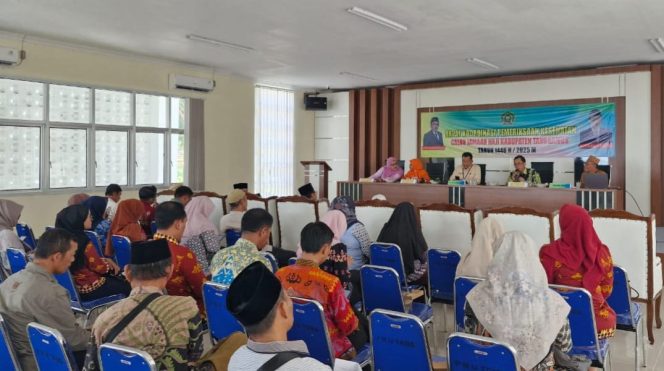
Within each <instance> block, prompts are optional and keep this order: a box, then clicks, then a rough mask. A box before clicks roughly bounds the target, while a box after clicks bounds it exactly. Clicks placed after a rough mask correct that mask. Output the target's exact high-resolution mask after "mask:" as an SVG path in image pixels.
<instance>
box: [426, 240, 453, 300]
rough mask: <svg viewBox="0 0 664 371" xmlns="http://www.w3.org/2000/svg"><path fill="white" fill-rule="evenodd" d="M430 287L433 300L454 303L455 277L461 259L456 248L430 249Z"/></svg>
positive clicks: (428, 255) (428, 252)
mask: <svg viewBox="0 0 664 371" xmlns="http://www.w3.org/2000/svg"><path fill="white" fill-rule="evenodd" d="M427 257H428V260H429V289H430V290H431V298H430V301H431V302H436V303H444V304H454V277H455V274H456V268H457V266H458V265H459V262H460V261H461V254H459V253H458V252H456V251H454V250H438V249H430V250H429V251H427Z"/></svg>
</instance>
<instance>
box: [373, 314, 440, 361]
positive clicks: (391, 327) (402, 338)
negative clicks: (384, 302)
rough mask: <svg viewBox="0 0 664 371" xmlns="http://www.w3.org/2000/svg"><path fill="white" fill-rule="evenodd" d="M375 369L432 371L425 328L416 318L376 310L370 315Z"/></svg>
mask: <svg viewBox="0 0 664 371" xmlns="http://www.w3.org/2000/svg"><path fill="white" fill-rule="evenodd" d="M369 326H370V329H371V331H370V332H371V346H372V351H373V354H372V357H373V369H374V370H380V371H402V370H431V368H432V365H431V356H430V354H429V345H428V343H427V340H426V336H425V334H424V325H423V324H422V321H420V319H419V318H417V317H416V316H413V315H410V314H404V313H397V312H393V311H389V310H382V309H376V310H375V311H373V312H371V314H370V315H369Z"/></svg>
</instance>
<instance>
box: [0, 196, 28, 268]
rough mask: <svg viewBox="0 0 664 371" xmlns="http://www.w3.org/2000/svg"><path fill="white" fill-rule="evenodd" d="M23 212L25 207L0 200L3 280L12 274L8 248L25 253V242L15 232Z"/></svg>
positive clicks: (0, 249)
mask: <svg viewBox="0 0 664 371" xmlns="http://www.w3.org/2000/svg"><path fill="white" fill-rule="evenodd" d="M22 211H23V205H19V204H17V203H16V202H14V201H10V200H0V256H1V257H2V267H1V268H2V269H0V273H2V274H1V275H2V276H3V278H6V277H9V275H10V274H11V270H10V268H9V260H7V248H9V247H11V248H14V249H19V250H21V251H25V248H24V247H23V242H21V240H20V239H19V238H18V236H17V235H16V232H14V227H16V224H18V220H19V219H20V218H21V212H22Z"/></svg>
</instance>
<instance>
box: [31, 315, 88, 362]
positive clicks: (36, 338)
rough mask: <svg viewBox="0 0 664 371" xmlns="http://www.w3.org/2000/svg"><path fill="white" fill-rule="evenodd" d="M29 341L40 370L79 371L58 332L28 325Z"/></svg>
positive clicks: (33, 324)
mask: <svg viewBox="0 0 664 371" xmlns="http://www.w3.org/2000/svg"><path fill="white" fill-rule="evenodd" d="M28 340H29V341H30V347H31V348H32V354H33V355H34V357H35V361H37V366H38V367H39V369H40V370H48V371H72V370H77V369H78V366H77V365H76V362H75V361H74V357H73V356H72V354H71V351H70V350H69V347H68V346H67V343H66V341H65V339H64V337H63V336H62V334H60V332H59V331H58V330H56V329H52V328H50V327H46V326H44V325H40V324H38V323H35V322H31V323H29V324H28Z"/></svg>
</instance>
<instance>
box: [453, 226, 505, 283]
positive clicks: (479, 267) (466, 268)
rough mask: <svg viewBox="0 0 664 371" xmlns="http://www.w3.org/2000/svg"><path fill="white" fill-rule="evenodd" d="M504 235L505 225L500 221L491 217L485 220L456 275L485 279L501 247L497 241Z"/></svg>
mask: <svg viewBox="0 0 664 371" xmlns="http://www.w3.org/2000/svg"><path fill="white" fill-rule="evenodd" d="M504 233H505V230H504V228H503V223H501V222H500V221H499V220H498V219H496V218H494V217H491V216H489V217H487V218H485V219H483V220H482V222H481V223H480V226H479V228H478V230H477V233H475V237H473V242H472V246H471V248H470V251H469V252H468V253H467V254H466V256H464V257H463V258H462V259H461V262H460V263H459V266H458V267H457V271H456V275H457V276H471V277H481V278H485V277H486V275H487V270H488V269H489V264H490V263H491V261H492V260H493V256H494V254H495V253H496V250H497V249H498V247H499V246H498V244H496V241H497V240H498V239H500V237H502V236H503V234H504Z"/></svg>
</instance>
